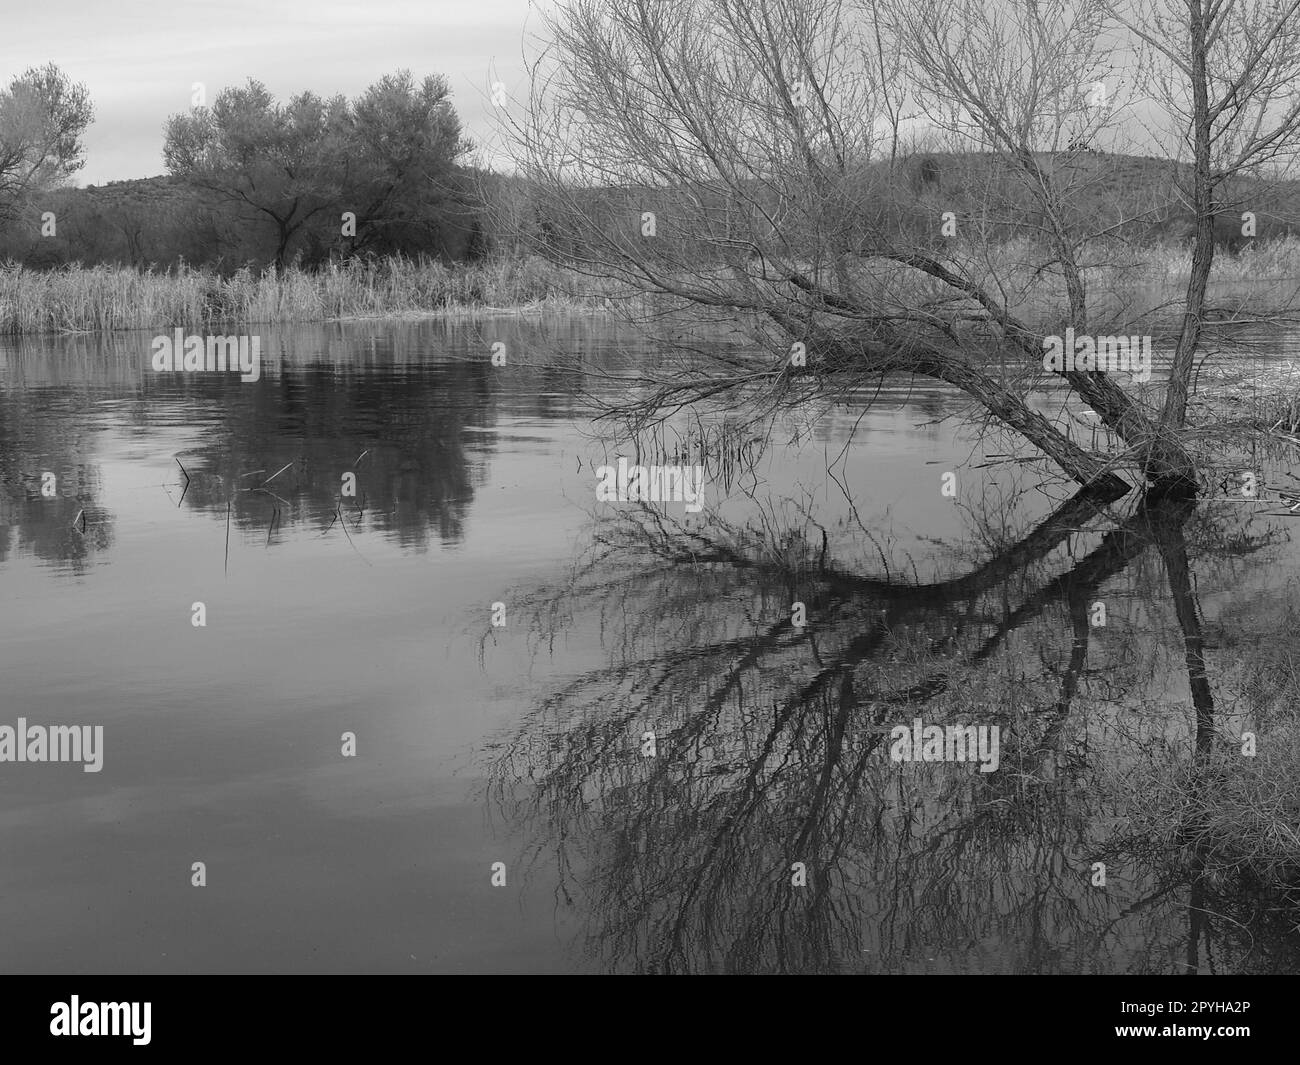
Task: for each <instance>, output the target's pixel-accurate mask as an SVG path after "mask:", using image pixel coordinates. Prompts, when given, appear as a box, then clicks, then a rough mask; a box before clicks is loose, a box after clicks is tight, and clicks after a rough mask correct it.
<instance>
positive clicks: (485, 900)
mask: <svg viewBox="0 0 1300 1065" xmlns="http://www.w3.org/2000/svg"><path fill="white" fill-rule="evenodd" d="M259 332H260V335H261V351H262V360H263V362H262V367H261V375H260V379H259V380H258V381H256V382H247V383H246V382H241V381H240V380H239V377H238V375H236V374H224V375H223V374H190V375H186V374H158V373H155V372H154V371H153V370H152V369H151V367H150V363H149V352H150V341H151V337H150V336H149V335H146V334H144V333H138V334H132V333H127V334H119V335H116V336H113V337H93V336H91V337H88V336H69V337H47V338H26V339H22V340H8V341H5V342H4V343H3V344H0V678H3V680H2V683H0V726H6V725H7V726H14V727H17V723H18V721H19V719H20V718H21V719H23V720H24V721H25V722H27V723H28V724H29V725H40V726H52V725H76V726H90V727H93V726H102V750H101V752H100V753H101V755H102V766H101V768H100V769H99V770H98V771H97V772H85V771H84V769H83V767H82V766H81V765H79V764H74V763H66V762H65V763H55V762H30V761H28V762H5V761H0V855H3V859H4V860H3V861H2V862H0V970H3V971H9V972H58V973H93V972H131V973H135V972H178V973H191V972H396V973H406V972H502V971H506V972H566V971H593V972H607V971H693V972H713V971H746V972H769V971H798V972H812V971H818V972H822V971H867V972H899V973H902V972H1045V973H1047V972H1051V973H1055V972H1139V971H1153V972H1184V971H1189V970H1191V971H1201V972H1231V971H1296V969H1297V967H1298V966H1297V950H1296V948H1297V946H1298V945H1300V938H1298V937H1297V936H1296V935H1295V933H1294V932H1293V931H1291V929H1292V928H1294V926H1295V924H1296V921H1295V920H1294V919H1293V917H1289V915H1291V914H1293V912H1294V911H1293V910H1290V909H1288V907H1289V906H1290V905H1291V904H1290V903H1289V902H1288V901H1287V897H1286V895H1285V891H1283V892H1282V894H1281V895H1279V893H1278V890H1277V889H1278V887H1279V884H1278V881H1277V877H1278V876H1279V875H1281V876H1282V883H1281V886H1282V887H1283V888H1285V887H1286V874H1285V864H1284V862H1285V858H1286V852H1287V848H1288V847H1289V848H1291V850H1292V851H1293V852H1300V843H1292V842H1290V841H1288V840H1287V839H1286V838H1285V836H1284V834H1283V836H1281V837H1279V834H1278V831H1279V830H1278V828H1277V826H1276V824H1272V823H1266V822H1267V818H1266V817H1265V815H1264V814H1262V813H1261V814H1259V816H1258V817H1256V818H1254V820H1251V821H1249V823H1247V824H1244V826H1237V830H1236V831H1227V830H1225V829H1224V827H1223V826H1221V825H1219V826H1216V825H1213V824H1207V823H1205V822H1204V821H1199V822H1197V823H1195V824H1193V825H1190V826H1189V825H1188V824H1187V823H1186V821H1185V820H1184V821H1179V820H1178V817H1179V815H1178V814H1177V811H1178V810H1179V809H1182V808H1183V807H1182V806H1181V805H1180V802H1179V796H1180V795H1181V794H1183V792H1182V791H1180V789H1185V788H1189V787H1193V786H1194V785H1193V784H1189V783H1188V782H1187V777H1186V774H1187V773H1188V772H1190V769H1189V767H1190V766H1191V765H1192V763H1193V756H1194V752H1196V751H1198V750H1199V751H1200V756H1201V757H1202V758H1203V759H1210V760H1211V762H1212V765H1211V766H1210V768H1209V769H1208V770H1205V772H1208V773H1210V774H1211V775H1212V776H1213V780H1214V782H1215V786H1217V787H1221V788H1223V789H1225V793H1227V794H1233V795H1236V794H1238V793H1240V794H1244V795H1251V794H1253V792H1252V791H1251V788H1252V787H1256V786H1258V785H1259V784H1260V781H1264V782H1268V781H1273V780H1277V779H1282V778H1284V777H1285V775H1286V774H1287V773H1288V772H1292V771H1293V770H1294V768H1295V761H1296V757H1295V750H1296V737H1297V735H1300V731H1298V730H1297V728H1296V719H1295V717H1294V716H1293V715H1294V711H1293V710H1292V700H1291V694H1292V686H1293V684H1294V683H1295V682H1297V680H1298V679H1300V677H1298V676H1297V675H1296V674H1300V670H1296V671H1295V672H1294V673H1293V666H1294V663H1295V662H1300V658H1293V657H1292V648H1293V646H1294V647H1295V649H1296V650H1300V638H1298V637H1296V636H1295V635H1294V633H1295V632H1296V628H1295V626H1294V625H1293V624H1291V623H1292V622H1293V621H1294V618H1295V613H1294V608H1293V604H1294V603H1295V602H1296V593H1295V583H1294V582H1295V580H1296V579H1297V577H1300V567H1298V566H1297V553H1296V551H1295V549H1294V547H1293V545H1292V542H1291V541H1292V529H1293V528H1295V526H1294V525H1292V524H1291V519H1290V517H1288V516H1287V515H1286V511H1285V506H1278V505H1269V504H1268V503H1267V502H1266V501H1259V500H1255V501H1249V500H1245V499H1242V498H1234V496H1233V493H1234V491H1235V489H1234V487H1233V484H1232V483H1230V484H1229V485H1228V487H1226V488H1225V489H1224V490H1223V492H1222V493H1220V494H1222V495H1224V496H1226V498H1224V499H1222V500H1220V501H1217V502H1210V503H1207V504H1205V505H1203V506H1201V507H1200V508H1198V509H1197V510H1196V511H1194V512H1192V513H1190V514H1189V513H1178V514H1173V515H1170V514H1167V513H1163V512H1161V513H1157V514H1152V513H1149V512H1147V511H1145V510H1144V509H1143V508H1142V507H1141V506H1140V504H1139V503H1138V502H1136V501H1135V500H1134V499H1128V500H1123V501H1119V502H1117V503H1114V504H1111V505H1110V506H1109V507H1095V506H1092V505H1091V504H1080V503H1079V502H1078V501H1075V502H1073V503H1072V502H1071V496H1072V494H1073V488H1072V486H1070V485H1069V484H1066V483H1062V482H1061V481H1060V480H1059V479H1055V478H1053V477H1051V476H1049V471H1048V470H1047V468H1046V467H1045V466H1044V465H1042V464H1041V463H1015V462H1008V461H1005V460H1003V459H1001V458H1000V456H1006V455H1009V454H1010V453H1011V450H1012V448H1013V446H1015V445H1014V441H1012V440H1010V439H1008V438H1007V437H1005V436H1004V435H1003V434H1000V433H998V432H996V431H993V432H989V433H985V434H983V436H981V434H980V433H979V432H978V431H977V429H976V428H975V427H973V426H970V425H967V424H965V423H963V422H962V421H961V415H963V414H964V413H968V404H967V402H966V401H965V400H964V398H963V397H962V396H960V395H959V394H956V393H954V392H953V391H951V390H949V389H947V388H946V387H942V386H937V385H934V384H933V383H926V382H920V381H907V380H899V381H894V382H891V383H890V384H889V386H888V387H886V388H884V389H883V390H881V391H880V392H879V393H874V392H873V393H870V394H866V393H864V394H860V395H854V396H851V397H849V398H848V399H847V401H846V402H844V403H843V404H840V405H839V406H837V407H835V408H834V409H832V410H831V411H830V412H829V413H828V414H826V415H825V416H824V417H821V418H817V419H815V418H814V417H813V416H812V415H813V413H815V412H814V409H813V408H812V407H811V406H810V407H809V408H808V409H807V410H803V411H801V410H796V411H794V412H792V413H791V415H790V416H789V417H785V418H782V419H780V420H779V421H778V422H777V423H775V424H774V425H773V426H772V429H771V433H770V434H769V435H768V436H767V439H766V444H765V446H764V447H761V448H760V447H758V445H757V443H756V442H754V441H750V442H749V443H748V445H747V446H748V450H745V451H743V454H744V456H745V461H744V462H742V463H741V467H742V468H740V469H731V470H730V471H724V470H722V469H720V468H716V467H713V466H711V467H710V469H709V471H708V474H707V476H706V478H705V482H704V483H705V486H706V487H705V503H706V505H705V508H704V510H703V511H702V512H701V513H700V514H698V515H690V514H688V513H687V511H686V509H685V507H683V506H682V505H681V504H680V503H668V504H665V505H663V506H652V507H650V508H639V507H637V506H636V505H635V504H630V503H623V504H620V503H606V502H600V501H598V500H597V498H596V492H595V485H596V479H597V475H596V472H595V470H596V467H599V466H600V465H601V464H603V463H607V462H612V461H614V458H615V456H616V455H618V454H623V455H624V456H625V457H627V456H630V457H632V458H633V459H634V458H635V456H634V455H633V453H632V452H630V451H628V450H627V449H626V448H624V449H623V450H622V451H620V450H619V447H618V444H617V443H611V442H610V441H609V439H608V438H607V437H606V436H605V435H602V429H601V427H600V425H598V424H596V423H594V422H593V420H592V418H593V415H594V413H595V412H596V404H597V402H598V401H599V399H600V398H601V397H602V396H607V395H609V394H611V393H612V392H613V391H614V390H615V389H616V385H614V384H613V383H610V382H608V381H606V382H604V383H599V382H598V383H597V384H595V385H593V384H592V383H591V382H590V381H586V380H583V379H582V378H581V377H580V376H579V375H577V374H576V373H575V372H573V371H572V369H566V370H558V369H553V368H550V369H548V368H547V365H546V364H545V363H544V362H543V361H541V360H529V359H528V358H519V359H515V360H511V359H508V360H507V362H506V364H505V365H504V366H494V365H493V364H492V361H491V358H490V352H491V351H492V347H493V344H496V343H504V344H505V345H506V349H507V350H509V351H511V352H520V353H527V352H528V351H529V349H530V347H534V346H536V347H541V346H542V345H543V344H545V345H550V346H555V347H559V348H561V349H563V350H565V351H566V352H568V353H570V354H572V353H581V354H583V355H584V357H586V358H588V359H589V360H591V362H592V363H593V364H599V363H600V362H601V359H602V358H603V356H604V354H606V353H607V352H610V351H613V350H615V349H618V350H620V351H622V352H624V353H627V352H630V353H631V354H632V356H633V357H634V358H642V359H648V360H652V359H653V358H654V357H655V351H654V350H653V348H652V347H650V346H648V345H646V344H644V342H639V341H637V340H636V339H635V338H632V337H629V336H627V335H625V334H620V333H619V332H618V331H617V330H615V329H614V328H613V327H612V326H611V325H609V324H607V323H604V322H602V321H591V320H582V319H574V320H548V321H546V322H545V323H537V322H529V321H527V320H522V319H498V320H494V319H482V320H472V321H471V320H466V321H463V322H455V323H440V322H416V323H379V324H376V323H371V322H363V323H335V324H328V325H319V326H310V327H301V328H299V327H294V328H270V327H262V328H261V329H260V331H259ZM638 344H640V345H641V346H640V347H638ZM1279 351H1280V352H1281V349H1279ZM1282 353H1284V352H1282ZM1036 404H1037V405H1038V407H1039V409H1041V410H1043V411H1044V412H1047V413H1049V414H1050V415H1052V416H1054V417H1057V416H1059V417H1061V418H1067V417H1069V416H1070V415H1069V413H1068V411H1067V410H1066V408H1065V407H1063V406H1062V405H1061V403H1060V402H1059V399H1058V398H1057V397H1054V396H1051V395H1042V396H1039V397H1037V399H1036ZM679 427H680V425H679ZM1078 431H1079V432H1081V433H1082V432H1086V430H1084V429H1079V430H1078ZM683 432H684V429H683ZM1085 442H1086V436H1085ZM1020 454H1021V455H1023V454H1024V452H1023V451H1022V452H1021V453H1020ZM1234 461H1235V462H1236V465H1237V466H1241V465H1242V464H1245V465H1246V466H1257V467H1258V468H1259V471H1260V478H1261V484H1262V485H1263V487H1262V489H1261V493H1260V495H1261V496H1263V497H1268V498H1271V496H1270V492H1271V491H1272V488H1273V486H1276V485H1282V486H1284V487H1287V486H1289V482H1288V481H1287V477H1288V476H1289V474H1288V472H1287V459H1286V456H1285V455H1284V454H1283V455H1282V456H1280V457H1279V456H1278V455H1272V456H1268V457H1265V456H1254V457H1251V456H1249V455H1246V456H1241V457H1238V458H1237V459H1236V460H1234ZM47 474H52V475H53V478H52V479H51V478H49V477H47V476H46V475H47ZM947 474H951V475H952V477H951V478H945V475H947ZM349 478H351V480H350V479H349ZM353 483H354V484H355V494H351V492H350V491H349V488H350V487H351V485H352V484H353ZM945 489H947V490H945ZM1238 496H1240V493H1238ZM823 533H824V538H823ZM795 603H801V604H803V606H804V614H805V617H806V619H807V620H806V622H805V624H804V625H803V626H799V627H796V626H794V625H792V624H791V618H792V608H793V606H794V604H795ZM199 604H201V607H200V606H199ZM1098 604H1100V605H1101V606H1102V607H1103V610H1102V611H1101V612H1100V613H1099V612H1098V610H1097V606H1098ZM494 617H495V619H496V620H497V621H498V622H502V623H501V624H495V625H494V624H493V620H494ZM199 620H201V621H202V622H203V624H196V623H195V622H196V621H199ZM1189 641H1190V642H1189ZM1197 641H1200V642H1199V643H1198V642H1197ZM1198 663H1199V666H1198ZM1207 700H1208V701H1207ZM916 719H923V720H924V722H926V723H931V722H937V723H940V724H943V723H945V722H953V721H958V722H974V723H979V724H983V725H986V726H997V727H998V728H999V729H1000V730H1001V737H1002V739H1001V748H1000V764H999V765H998V767H997V770H996V772H990V773H980V772H978V771H977V768H976V767H975V766H972V765H968V764H963V765H952V764H933V763H923V762H915V763H906V762H903V763H900V762H896V761H892V760H891V758H890V756H889V750H890V745H891V740H890V737H891V735H892V734H891V729H892V728H893V727H895V726H897V725H899V724H900V723H901V724H904V725H906V726H908V727H910V726H911V725H912V723H913V722H914V721H915V720H916ZM1245 732H1250V733H1252V734H1254V735H1255V736H1256V738H1257V743H1258V754H1257V755H1253V756H1251V757H1250V759H1247V758H1246V757H1245V756H1242V755H1241V754H1240V745H1241V743H1242V734H1243V733H1245ZM651 733H653V737H652V738H649V739H648V736H649V734H651ZM1288 758H1289V759H1290V761H1288ZM1292 779H1294V777H1293V778H1292ZM1288 804H1289V805H1288ZM1274 813H1275V814H1276V817H1277V818H1278V819H1280V821H1281V822H1286V821H1287V818H1291V820H1290V821H1289V823H1290V825H1291V827H1292V828H1293V829H1294V828H1296V827H1297V826H1298V825H1300V822H1297V821H1296V820H1295V818H1294V817H1293V816H1292V815H1293V814H1294V813H1295V803H1294V800H1293V799H1291V798H1288V797H1287V796H1286V795H1285V794H1279V795H1278V796H1277V806H1276V809H1275V810H1274ZM1223 838H1227V839H1233V838H1240V839H1249V840H1255V839H1257V838H1258V839H1266V840H1268V841H1270V842H1269V843H1268V847H1265V848H1264V850H1266V851H1267V850H1268V848H1269V847H1271V848H1272V851H1269V854H1272V853H1273V851H1280V852H1281V855H1282V857H1281V859H1279V860H1280V861H1282V862H1283V864H1282V865H1279V864H1277V862H1274V864H1272V865H1270V866H1268V867H1267V871H1268V872H1269V873H1270V875H1271V876H1272V879H1271V880H1270V879H1269V876H1266V875H1264V873H1261V871H1260V870H1261V868H1262V867H1263V866H1262V862H1263V859H1262V858H1260V857H1259V855H1258V854H1256V855H1255V857H1254V858H1252V859H1251V860H1250V861H1245V859H1243V858H1242V857H1241V855H1238V854H1236V853H1228V852H1227V851H1225V850H1224V847H1223V846H1220V845H1219V844H1217V843H1216V842H1215V841H1218V840H1221V839H1223ZM1292 840H1294V834H1293V835H1292ZM1242 847H1243V849H1245V850H1248V849H1249V848H1248V847H1246V845H1245V844H1243V845H1242ZM1229 849H1230V848H1229ZM1256 849H1257V850H1258V848H1256ZM1243 862H1244V865H1243ZM197 863H201V865H200V864H197ZM1100 866H1104V867H1105V868H1104V871H1102V870H1100ZM1294 868H1295V867H1294V866H1293V867H1292V869H1293V870H1294ZM1243 869H1244V871H1243ZM1279 869H1282V870H1284V871H1283V873H1281V874H1279V872H1278V870H1279ZM1103 872H1104V875H1101V874H1102V873H1103ZM1099 876H1100V879H1099ZM1292 880H1293V881H1294V878H1292ZM494 881H495V883H494ZM502 881H503V882H502ZM1293 886H1294V885H1293Z"/></svg>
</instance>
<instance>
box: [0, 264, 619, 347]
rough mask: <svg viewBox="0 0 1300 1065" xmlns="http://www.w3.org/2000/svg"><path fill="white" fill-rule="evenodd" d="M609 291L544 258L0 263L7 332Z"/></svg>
mask: <svg viewBox="0 0 1300 1065" xmlns="http://www.w3.org/2000/svg"><path fill="white" fill-rule="evenodd" d="M611 294H612V289H611V290H610V291H609V292H606V291H601V290H593V287H592V284H591V282H590V280H589V279H585V278H580V277H578V276H577V275H572V274H569V273H567V272H565V271H563V270H561V269H559V268H557V267H555V266H552V265H551V264H549V263H546V262H544V261H542V260H539V259H519V260H505V261H497V262H483V263H475V264H470V265H456V266H451V267H448V266H445V265H443V264H442V263H437V262H423V263H416V262H412V261H410V260H405V259H386V260H379V261H376V262H358V261H353V262H348V263H343V264H334V265H331V266H329V267H327V268H325V269H324V270H321V271H319V272H315V273H313V272H308V271H305V270H299V269H294V268H289V269H285V270H278V271H277V270H275V269H267V270H262V271H254V270H250V269H248V268H244V269H241V270H239V271H237V272H236V273H234V274H233V275H230V276H228V277H222V276H221V275H220V274H218V273H216V272H215V271H212V270H202V269H194V268H192V267H188V266H185V265H181V266H180V267H178V268H175V269H172V270H168V271H165V272H164V271H153V270H148V271H141V270H137V269H134V268H130V267H118V266H92V267H82V266H71V267H68V268H65V269H61V270H51V271H34V270H28V269H25V268H23V267H21V266H18V265H16V264H13V263H7V264H0V334H8V335H18V334H31V333H59V332H102V331H111V330H115V329H151V328H153V329H168V328H172V327H175V326H184V327H198V326H207V325H212V324H215V323H220V322H224V321H240V322H297V321H316V320H320V319H327V318H351V317H381V316H401V315H419V314H454V313H475V312H477V311H481V310H487V309H495V308H520V307H533V306H537V307H547V306H554V307H555V308H556V309H565V308H572V309H579V308H581V309H599V308H601V307H603V306H604V305H605V299H606V297H607V296H608V295H611Z"/></svg>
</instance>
